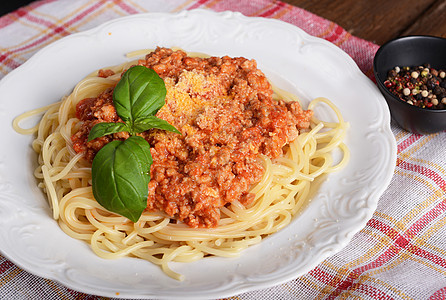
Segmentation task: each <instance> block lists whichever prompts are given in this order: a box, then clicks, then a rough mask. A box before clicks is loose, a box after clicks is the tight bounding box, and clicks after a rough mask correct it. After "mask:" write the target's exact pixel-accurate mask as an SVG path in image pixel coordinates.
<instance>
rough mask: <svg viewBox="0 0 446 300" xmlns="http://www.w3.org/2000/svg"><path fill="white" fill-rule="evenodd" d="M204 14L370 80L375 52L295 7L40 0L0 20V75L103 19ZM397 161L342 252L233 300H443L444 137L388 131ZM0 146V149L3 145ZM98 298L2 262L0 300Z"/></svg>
mask: <svg viewBox="0 0 446 300" xmlns="http://www.w3.org/2000/svg"><path fill="white" fill-rule="evenodd" d="M194 8H203V9H210V10H214V11H224V10H233V11H239V12H242V13H243V14H245V15H248V16H261V17H266V18H277V19H280V20H283V21H286V22H289V23H291V24H294V25H296V26H298V27H300V28H302V29H303V30H305V31H306V32H308V33H309V34H311V35H314V36H318V37H321V38H324V39H326V40H328V41H330V42H332V43H334V44H336V45H337V46H339V47H340V48H342V49H343V50H344V51H346V52H347V53H348V54H350V55H351V56H352V58H353V59H354V60H355V61H356V63H357V64H358V66H359V67H360V69H361V70H362V71H363V72H364V73H365V74H366V75H367V76H369V77H370V78H372V60H373V56H374V53H375V52H376V50H377V49H378V46H377V45H375V44H373V43H371V42H367V41H364V40H361V39H358V38H356V37H354V36H352V35H350V34H349V33H348V32H346V31H345V30H344V29H343V28H341V27H340V26H339V25H337V24H335V23H333V22H330V21H328V20H325V19H323V18H320V17H318V16H315V15H314V14H311V13H309V12H307V11H305V10H303V9H300V8H297V7H293V6H291V5H288V4H285V3H283V2H280V1H272V0H249V1H248V0H246V1H244V0H122V1H121V0H108V1H107V0H75V1H74V0H43V1H36V2H34V3H32V4H31V5H29V6H26V7H23V8H20V9H18V10H17V11H15V12H13V13H10V14H8V15H5V16H3V17H1V18H0V77H3V76H4V75H6V74H7V73H8V72H10V71H11V70H13V69H14V68H16V67H18V66H20V65H21V64H22V63H23V62H25V61H26V60H27V59H28V58H29V57H31V56H32V55H33V54H34V53H35V52H36V51H37V50H39V49H41V48H42V47H44V46H46V45H48V44H50V43H52V42H54V41H55V40H57V39H60V38H61V37H63V36H66V35H69V34H71V33H74V32H78V31H83V30H86V29H89V28H92V27H95V26H97V25H99V24H101V23H103V22H104V21H107V20H110V19H113V18H117V17H121V16H125V15H129V14H136V13H141V12H157V11H162V12H177V11H180V10H185V9H194ZM392 131H393V134H394V135H395V138H396V141H397V145H398V159H397V165H396V169H395V174H394V176H393V179H392V181H391V183H390V186H389V187H388V189H387V190H386V191H385V193H384V194H383V195H382V197H381V198H380V200H379V203H378V208H377V211H376V212H375V214H374V215H373V217H372V219H371V220H370V221H369V222H368V223H367V225H366V227H365V228H364V229H362V230H361V231H360V232H359V233H357V234H356V235H355V236H354V238H353V240H352V241H351V242H350V243H349V244H348V246H347V247H346V248H345V249H343V250H342V251H341V252H339V253H338V254H336V255H333V256H332V257H330V258H328V259H326V260H325V261H324V262H322V263H321V264H320V265H319V266H317V267H316V268H314V269H313V270H311V271H310V272H308V273H307V274H306V275H304V276H302V277H298V278H296V279H295V280H292V281H290V282H288V283H285V284H282V285H280V286H276V287H273V288H269V289H265V290H259V291H254V292H249V293H245V294H241V295H238V296H236V297H233V298H234V299H334V298H353V299H446V214H445V211H446V181H445V178H446V155H445V153H446V152H445V149H444V148H445V146H446V140H445V139H446V135H445V133H444V132H442V133H438V134H433V135H425V136H422V135H415V134H411V133H408V132H406V131H404V130H402V129H400V128H399V127H398V126H397V125H395V124H392ZM2 147H3V145H2ZM59 298H61V299H101V298H102V297H98V296H94V295H86V294H83V293H80V292H77V291H73V290H71V289H68V288H66V287H64V286H62V285H60V284H58V283H57V282H53V281H50V280H47V279H44V278H40V277H37V276H34V275H32V274H29V273H27V272H26V271H23V270H22V269H20V268H19V267H17V266H15V265H14V264H13V263H12V262H10V261H9V260H7V259H6V258H5V257H4V256H2V255H1V254H0V299H59Z"/></svg>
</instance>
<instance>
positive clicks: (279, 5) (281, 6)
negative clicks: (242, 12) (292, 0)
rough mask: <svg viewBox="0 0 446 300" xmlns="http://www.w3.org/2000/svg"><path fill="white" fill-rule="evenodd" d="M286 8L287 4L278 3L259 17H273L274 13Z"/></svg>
mask: <svg viewBox="0 0 446 300" xmlns="http://www.w3.org/2000/svg"><path fill="white" fill-rule="evenodd" d="M284 6H285V3H283V2H281V1H277V2H276V5H275V6H274V7H272V8H270V9H269V10H267V11H265V12H263V13H261V14H260V15H259V17H270V16H271V15H273V14H274V13H276V12H277V11H279V10H280V9H282V8H283V7H284Z"/></svg>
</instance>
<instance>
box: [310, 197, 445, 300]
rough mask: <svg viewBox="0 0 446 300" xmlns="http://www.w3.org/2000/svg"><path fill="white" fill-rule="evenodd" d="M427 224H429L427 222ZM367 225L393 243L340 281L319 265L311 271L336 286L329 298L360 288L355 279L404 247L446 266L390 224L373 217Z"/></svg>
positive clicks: (442, 260) (380, 264)
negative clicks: (413, 243) (372, 259)
mask: <svg viewBox="0 0 446 300" xmlns="http://www.w3.org/2000/svg"><path fill="white" fill-rule="evenodd" d="M443 202H445V203H444V206H445V207H446V200H444V201H443ZM425 225H427V222H426V224H425ZM367 226H369V227H371V228H374V229H377V230H379V231H381V232H382V233H384V234H385V235H387V236H388V237H389V238H390V239H391V240H392V241H393V244H392V245H391V246H390V247H389V248H388V249H387V250H386V251H385V252H384V253H382V254H381V255H380V256H379V257H377V258H376V259H375V260H374V261H372V262H370V263H368V264H366V265H364V266H361V267H358V268H356V269H354V270H352V271H351V272H350V273H349V274H348V275H347V278H346V279H345V280H343V281H341V282H339V283H338V282H337V281H339V280H338V279H337V278H336V277H335V276H331V275H327V274H326V273H325V272H323V271H322V270H320V268H319V267H318V268H316V269H314V270H313V271H311V272H310V275H312V276H314V277H315V278H317V279H322V280H323V282H324V283H325V284H327V285H330V286H336V289H335V290H334V291H333V292H332V293H331V294H330V296H329V297H328V299H334V298H336V297H337V296H339V295H340V294H341V293H342V292H344V291H346V290H349V289H351V288H355V289H358V288H359V287H360V285H358V284H355V283H354V282H355V280H357V279H358V278H359V277H360V276H361V275H362V274H363V273H364V272H366V271H368V270H370V269H374V268H378V267H382V266H383V265H384V264H385V263H387V262H388V261H389V260H391V259H392V258H394V257H395V256H396V255H397V254H398V253H399V252H400V251H401V250H403V249H404V250H406V251H407V252H409V253H412V254H414V255H416V256H419V257H421V258H423V259H426V260H429V261H431V262H432V263H434V264H437V265H439V266H441V267H443V268H446V260H445V259H443V258H442V257H440V256H438V255H435V254H433V253H430V252H428V251H426V250H424V249H421V248H420V247H418V246H415V245H412V244H411V242H410V239H408V238H406V237H404V236H403V235H401V234H400V233H398V232H397V231H396V230H395V229H394V228H392V227H390V226H389V225H387V224H384V223H382V222H380V221H378V220H376V219H371V220H370V221H369V222H368V223H367ZM418 228H419V227H418ZM406 232H407V231H406ZM321 275H322V276H321ZM329 277H331V281H328V279H329Z"/></svg>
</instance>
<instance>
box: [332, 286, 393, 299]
mask: <svg viewBox="0 0 446 300" xmlns="http://www.w3.org/2000/svg"><path fill="white" fill-rule="evenodd" d="M355 290H359V291H361V292H363V293H364V294H366V295H369V296H371V297H372V299H379V300H387V299H388V300H391V299H393V298H392V297H391V296H389V295H387V294H386V293H384V292H383V291H381V290H379V289H377V288H376V287H374V286H371V285H368V284H358V285H357V286H356V287H355ZM342 296H343V298H344V297H348V296H352V295H350V294H348V293H347V295H342ZM328 299H330V298H328Z"/></svg>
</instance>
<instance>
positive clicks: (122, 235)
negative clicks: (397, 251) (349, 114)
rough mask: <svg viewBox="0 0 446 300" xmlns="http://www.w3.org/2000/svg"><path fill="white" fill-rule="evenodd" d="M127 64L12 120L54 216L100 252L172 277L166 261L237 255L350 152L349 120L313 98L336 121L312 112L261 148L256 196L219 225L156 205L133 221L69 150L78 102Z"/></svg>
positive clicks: (228, 208)
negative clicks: (34, 120)
mask: <svg viewBox="0 0 446 300" xmlns="http://www.w3.org/2000/svg"><path fill="white" fill-rule="evenodd" d="M140 54H141V52H135V53H131V55H140ZM132 64H134V62H130V63H126V64H122V65H119V66H115V67H111V68H109V69H111V70H112V71H113V72H114V73H115V75H112V76H108V77H106V78H103V77H98V76H97V72H94V73H92V74H90V75H88V76H87V77H86V78H85V79H83V80H82V81H81V82H79V83H78V84H77V85H76V87H75V88H74V90H73V92H72V93H71V94H70V95H69V96H67V97H65V98H64V99H62V100H61V101H60V102H58V103H55V104H52V105H49V106H47V107H44V108H39V109H37V110H34V111H30V112H27V113H25V114H23V115H21V116H19V117H17V118H16V119H15V121H14V124H13V127H14V129H15V130H16V131H17V132H19V133H22V134H33V133H35V134H36V138H35V140H34V141H33V143H32V147H33V149H34V150H35V151H36V152H37V153H38V154H39V158H38V164H39V167H37V169H36V170H35V172H34V175H35V177H36V178H37V179H39V180H40V181H41V182H40V183H39V187H41V188H42V189H43V190H44V191H45V193H46V194H47V197H48V202H49V205H50V207H51V209H52V211H53V218H54V219H56V220H58V223H59V225H60V227H61V229H62V230H63V231H64V232H66V233H67V234H68V235H70V236H71V237H73V238H75V239H79V240H84V241H86V242H88V243H90V244H91V248H92V250H93V251H94V252H95V253H96V254H97V255H98V256H100V257H102V258H107V259H114V258H119V257H123V256H132V257H138V258H141V259H144V260H147V261H150V262H152V263H154V264H157V265H159V266H160V267H161V268H162V270H163V271H164V272H165V273H166V274H167V275H169V276H170V277H172V278H175V279H177V280H182V279H183V277H182V275H181V274H178V273H176V272H174V271H173V270H172V269H171V268H170V267H169V263H170V262H173V261H176V262H191V261H196V260H199V259H202V258H203V257H205V256H209V255H215V256H222V257H236V256H238V255H239V253H240V251H242V250H243V249H245V248H247V247H249V246H250V245H254V244H257V243H259V242H260V241H261V240H262V239H263V238H264V237H265V236H268V235H270V234H272V233H275V232H277V231H279V230H280V229H282V228H284V227H285V226H286V225H287V224H289V223H290V222H291V220H292V218H293V217H294V216H296V215H297V214H298V213H299V211H300V210H301V208H302V206H304V205H305V204H306V203H307V201H308V197H309V192H310V187H311V183H312V182H313V181H314V179H315V178H317V177H319V176H322V175H323V174H327V173H330V172H335V171H337V170H339V169H340V168H342V167H343V166H344V165H345V164H346V163H347V162H348V159H349V151H348V148H347V147H346V145H345V144H344V142H343V139H344V137H345V135H346V132H347V128H348V123H346V122H345V121H344V119H343V117H342V115H341V113H340V111H339V109H338V108H337V107H336V106H335V105H334V104H333V103H331V102H330V101H329V100H328V99H326V98H317V99H314V100H313V101H311V103H310V104H309V106H308V109H310V110H312V109H314V107H316V106H318V105H328V107H330V108H331V109H332V110H333V112H334V113H335V115H336V118H337V122H324V121H321V120H318V119H317V118H316V117H314V116H313V118H312V120H311V125H310V129H309V130H307V131H305V132H301V133H300V134H299V135H298V136H297V138H296V139H295V140H294V141H292V142H291V143H289V144H288V145H286V146H285V147H284V154H283V155H282V156H280V157H278V158H275V159H273V160H272V159H270V158H269V157H268V156H266V155H259V156H258V159H259V160H260V161H261V164H262V166H263V168H264V172H263V176H262V178H261V180H260V182H258V183H256V184H254V185H253V186H252V187H251V190H250V192H251V193H253V194H254V195H255V197H254V200H253V201H252V202H251V203H250V204H248V205H243V204H242V203H240V202H239V201H233V202H231V203H230V205H225V206H222V207H221V208H220V214H221V216H220V220H219V223H218V226H217V227H216V228H191V227H189V226H187V225H186V224H184V223H182V222H176V221H172V220H173V218H172V217H170V216H169V215H167V214H166V213H164V212H160V211H156V212H151V211H144V212H143V214H142V216H141V218H140V219H139V221H138V222H136V223H133V222H131V221H129V220H128V219H126V218H125V217H122V216H119V215H117V214H114V213H112V212H109V211H107V210H106V209H104V208H103V207H101V206H100V205H99V203H98V202H96V201H95V200H94V197H93V193H92V189H91V163H90V162H89V161H87V160H84V159H82V157H83V155H82V153H76V151H74V149H73V143H72V140H71V136H72V135H73V134H75V133H76V132H77V131H78V130H79V127H80V126H81V124H80V121H79V119H77V118H76V114H75V110H76V105H77V104H78V103H79V101H81V100H82V99H85V98H89V97H97V96H98V95H99V94H100V93H101V92H102V91H104V90H106V89H108V88H112V87H113V86H114V85H116V83H117V81H118V80H119V78H120V74H121V72H122V71H123V70H125V69H127V68H128V67H129V66H130V65H132ZM274 97H277V98H280V99H284V100H285V101H298V99H297V98H296V97H295V96H293V95H291V94H289V93H287V92H284V91H282V90H280V89H277V88H274ZM42 112H45V113H44V115H43V117H42V119H41V121H40V122H39V124H38V126H36V127H34V128H30V129H24V128H22V127H20V122H21V121H22V120H23V119H26V118H28V117H30V116H32V115H36V114H41V113H42ZM335 149H339V150H340V151H341V153H342V158H341V159H340V160H339V161H334V158H333V156H332V153H333V151H334V150H335Z"/></svg>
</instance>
